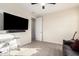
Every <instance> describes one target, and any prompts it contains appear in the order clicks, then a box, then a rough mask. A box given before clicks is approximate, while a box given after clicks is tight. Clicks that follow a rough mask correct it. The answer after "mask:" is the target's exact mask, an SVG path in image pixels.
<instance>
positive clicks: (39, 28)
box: [35, 17, 43, 41]
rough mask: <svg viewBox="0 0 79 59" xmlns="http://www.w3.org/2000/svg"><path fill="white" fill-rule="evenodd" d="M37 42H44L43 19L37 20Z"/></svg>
mask: <svg viewBox="0 0 79 59" xmlns="http://www.w3.org/2000/svg"><path fill="white" fill-rule="evenodd" d="M35 28H36V29H35V30H36V40H38V41H42V40H43V35H42V34H43V32H42V31H43V30H42V29H43V27H42V17H39V18H37V19H36V27H35Z"/></svg>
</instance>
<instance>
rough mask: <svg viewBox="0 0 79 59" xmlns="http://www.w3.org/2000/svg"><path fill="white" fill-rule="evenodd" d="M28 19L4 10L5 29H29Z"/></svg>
mask: <svg viewBox="0 0 79 59" xmlns="http://www.w3.org/2000/svg"><path fill="white" fill-rule="evenodd" d="M27 29H28V19H25V18H22V17H18V16H15V15H12V14H9V13H6V12H4V30H27Z"/></svg>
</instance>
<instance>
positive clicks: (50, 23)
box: [43, 8, 79, 44]
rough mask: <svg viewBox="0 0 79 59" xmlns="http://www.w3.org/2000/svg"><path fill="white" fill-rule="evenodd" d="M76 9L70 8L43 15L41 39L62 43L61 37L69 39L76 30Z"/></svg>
mask: <svg viewBox="0 0 79 59" xmlns="http://www.w3.org/2000/svg"><path fill="white" fill-rule="evenodd" d="M78 16H79V15H78V11H77V8H71V9H67V10H63V11H60V12H55V13H51V14H48V15H45V16H44V17H43V40H44V41H46V42H53V43H58V44H62V42H63V39H66V40H70V39H71V38H72V36H73V34H74V32H75V31H77V30H78V20H79V19H78Z"/></svg>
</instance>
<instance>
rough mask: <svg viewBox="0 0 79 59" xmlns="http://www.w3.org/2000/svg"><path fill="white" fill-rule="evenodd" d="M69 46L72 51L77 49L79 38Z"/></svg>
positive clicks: (78, 49)
mask: <svg viewBox="0 0 79 59" xmlns="http://www.w3.org/2000/svg"><path fill="white" fill-rule="evenodd" d="M71 48H72V49H73V50H74V51H79V40H78V39H76V40H75V42H74V43H73V44H71Z"/></svg>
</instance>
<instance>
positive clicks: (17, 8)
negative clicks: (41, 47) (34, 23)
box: [0, 3, 33, 45]
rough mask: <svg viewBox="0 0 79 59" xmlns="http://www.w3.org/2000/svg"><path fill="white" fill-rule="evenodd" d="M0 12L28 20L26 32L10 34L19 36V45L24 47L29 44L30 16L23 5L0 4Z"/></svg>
mask: <svg viewBox="0 0 79 59" xmlns="http://www.w3.org/2000/svg"><path fill="white" fill-rule="evenodd" d="M0 10H1V11H5V12H8V13H11V14H14V15H17V16H20V17H24V18H27V19H29V26H28V27H29V28H28V30H26V32H18V33H12V34H14V35H16V36H19V37H20V39H18V40H17V42H18V44H19V45H24V44H26V43H30V42H31V17H33V16H32V14H31V13H30V12H29V11H28V10H27V9H26V7H25V4H23V3H10V4H9V3H0Z"/></svg>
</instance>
